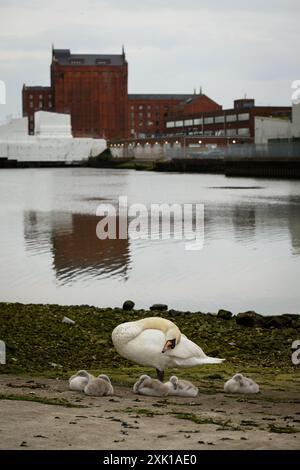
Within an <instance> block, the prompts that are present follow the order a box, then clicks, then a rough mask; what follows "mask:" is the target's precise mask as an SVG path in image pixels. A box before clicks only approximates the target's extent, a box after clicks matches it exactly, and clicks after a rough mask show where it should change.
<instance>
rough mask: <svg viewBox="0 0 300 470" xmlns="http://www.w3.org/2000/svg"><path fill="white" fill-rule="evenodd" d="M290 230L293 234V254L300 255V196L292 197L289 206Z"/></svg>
mask: <svg viewBox="0 0 300 470" xmlns="http://www.w3.org/2000/svg"><path fill="white" fill-rule="evenodd" d="M288 221H289V230H290V235H291V243H292V247H293V251H292V252H293V254H294V255H300V198H297V201H295V198H291V203H290V205H289V208H288Z"/></svg>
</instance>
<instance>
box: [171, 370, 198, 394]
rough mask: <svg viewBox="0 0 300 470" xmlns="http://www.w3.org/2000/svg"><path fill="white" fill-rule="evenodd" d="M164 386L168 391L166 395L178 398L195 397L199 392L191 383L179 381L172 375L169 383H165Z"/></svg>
mask: <svg viewBox="0 0 300 470" xmlns="http://www.w3.org/2000/svg"><path fill="white" fill-rule="evenodd" d="M166 385H167V387H168V389H169V393H168V394H169V395H176V396H178V397H196V396H197V395H198V391H199V390H198V388H197V387H195V385H193V384H192V383H191V382H189V381H188V380H179V379H178V377H176V375H172V377H170V379H169V382H166Z"/></svg>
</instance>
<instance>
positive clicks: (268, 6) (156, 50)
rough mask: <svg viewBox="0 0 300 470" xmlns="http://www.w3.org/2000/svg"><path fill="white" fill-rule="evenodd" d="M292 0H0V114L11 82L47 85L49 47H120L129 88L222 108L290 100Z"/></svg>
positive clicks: (17, 94)
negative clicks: (0, 86)
mask: <svg viewBox="0 0 300 470" xmlns="http://www.w3.org/2000/svg"><path fill="white" fill-rule="evenodd" d="M299 24H300V2H299V0H264V1H262V0H248V1H247V2H246V1H245V0H244V1H243V0H147V3H145V4H144V3H143V1H142V0H107V1H104V0H47V1H45V0H0V80H2V81H4V82H5V83H6V88H7V97H6V105H3V104H0V120H3V118H4V117H5V116H6V115H9V114H20V113H21V88H22V85H23V83H26V84H27V85H49V83H50V76H49V65H50V60H51V44H52V43H53V44H54V46H55V48H64V49H71V51H72V52H81V53H84V52H90V53H113V54H117V53H120V52H121V48H122V44H124V45H125V50H126V55H127V60H128V63H129V92H130V93H192V92H193V89H194V88H195V87H196V88H197V91H198V90H199V88H200V86H202V87H203V92H204V93H206V94H207V95H209V96H210V97H211V98H212V99H214V100H216V101H217V102H218V103H220V104H222V105H223V106H224V107H225V108H226V107H231V106H232V102H233V100H234V99H235V98H240V97H242V96H244V95H245V93H246V94H247V96H248V97H254V98H255V99H256V102H257V104H266V105H268V104H271V105H290V103H291V82H292V81H293V80H297V79H300V70H299V36H300V33H299V31H300V27H299Z"/></svg>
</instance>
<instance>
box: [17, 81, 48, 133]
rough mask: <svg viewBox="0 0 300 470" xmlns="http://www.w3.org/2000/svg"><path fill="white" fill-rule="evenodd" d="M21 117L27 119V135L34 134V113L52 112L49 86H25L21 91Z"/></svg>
mask: <svg viewBox="0 0 300 470" xmlns="http://www.w3.org/2000/svg"><path fill="white" fill-rule="evenodd" d="M22 105H23V116H27V117H28V133H29V134H33V133H34V113H35V111H41V110H43V111H53V109H54V97H53V90H52V88H51V87H49V86H25V85H23V90H22Z"/></svg>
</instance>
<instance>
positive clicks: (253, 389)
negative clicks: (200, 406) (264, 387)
mask: <svg viewBox="0 0 300 470" xmlns="http://www.w3.org/2000/svg"><path fill="white" fill-rule="evenodd" d="M224 392H225V393H245V394H246V393H258V392H259V385H258V384H257V383H255V382H254V380H252V379H248V377H244V376H243V375H242V374H235V375H234V376H233V377H232V378H231V379H229V380H227V382H226V383H225V385H224Z"/></svg>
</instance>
